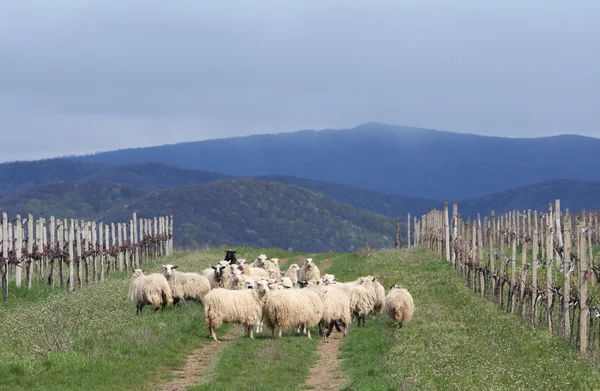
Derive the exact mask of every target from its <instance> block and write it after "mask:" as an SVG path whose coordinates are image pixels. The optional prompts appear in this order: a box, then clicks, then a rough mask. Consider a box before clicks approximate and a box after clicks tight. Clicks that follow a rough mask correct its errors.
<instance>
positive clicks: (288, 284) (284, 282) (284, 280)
mask: <svg viewBox="0 0 600 391" xmlns="http://www.w3.org/2000/svg"><path fill="white" fill-rule="evenodd" d="M281 286H283V287H284V288H285V289H290V288H293V287H294V283H293V282H292V279H291V278H289V277H285V276H284V277H281Z"/></svg>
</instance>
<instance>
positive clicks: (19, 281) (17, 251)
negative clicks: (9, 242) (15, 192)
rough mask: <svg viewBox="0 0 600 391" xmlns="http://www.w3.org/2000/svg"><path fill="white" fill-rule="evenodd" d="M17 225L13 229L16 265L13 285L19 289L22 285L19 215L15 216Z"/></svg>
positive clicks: (21, 228) (21, 233) (21, 242)
mask: <svg viewBox="0 0 600 391" xmlns="http://www.w3.org/2000/svg"><path fill="white" fill-rule="evenodd" d="M16 220H17V225H16V227H15V256H16V258H17V262H18V263H17V265H16V269H15V283H16V285H17V288H20V287H21V285H22V283H23V259H22V252H23V223H22V222H21V215H17V219H16Z"/></svg>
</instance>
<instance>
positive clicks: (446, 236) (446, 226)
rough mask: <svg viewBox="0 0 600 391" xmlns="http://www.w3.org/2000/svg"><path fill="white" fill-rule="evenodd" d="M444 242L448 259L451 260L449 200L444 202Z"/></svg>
mask: <svg viewBox="0 0 600 391" xmlns="http://www.w3.org/2000/svg"><path fill="white" fill-rule="evenodd" d="M444 242H445V247H446V249H445V250H446V261H448V262H450V260H451V259H450V225H449V224H448V202H444Z"/></svg>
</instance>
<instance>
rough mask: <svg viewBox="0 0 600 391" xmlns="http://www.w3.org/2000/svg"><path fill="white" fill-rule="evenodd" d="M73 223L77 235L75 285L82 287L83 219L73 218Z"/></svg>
mask: <svg viewBox="0 0 600 391" xmlns="http://www.w3.org/2000/svg"><path fill="white" fill-rule="evenodd" d="M75 224H76V225H75V229H76V230H75V235H76V236H77V284H78V285H77V287H78V288H79V289H81V288H83V265H82V264H81V260H82V259H81V256H82V255H83V251H82V250H83V248H82V247H83V243H82V236H83V232H81V230H82V228H83V221H79V220H75Z"/></svg>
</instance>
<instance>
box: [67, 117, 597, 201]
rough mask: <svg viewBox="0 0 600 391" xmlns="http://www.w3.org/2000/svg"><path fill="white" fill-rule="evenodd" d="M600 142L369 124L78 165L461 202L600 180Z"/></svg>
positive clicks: (132, 153) (108, 156) (109, 156)
mask: <svg viewBox="0 0 600 391" xmlns="http://www.w3.org/2000/svg"><path fill="white" fill-rule="evenodd" d="M598 150H600V140H599V139H595V138H590V137H583V136H574V135H565V136H555V137H542V138H532V139H516V138H501V137H487V136H479V135H473V134H462V133H453V132H445V131H437V130H430V129H419V128H409V127H403V126H395V125H386V124H380V123H366V124H362V125H360V126H357V127H355V128H352V129H345V130H322V131H313V130H306V131H299V132H294V133H281V134H268V135H254V136H247V137H236V138H227V139H217V140H208V141H199V142H190V143H181V144H172V145H164V146H157V147H148V148H137V149H123V150H117V151H110V152H105V153H98V154H94V155H87V156H79V157H75V158H74V159H75V160H79V161H89V162H110V163H138V162H146V161H156V162H161V163H165V164H169V165H173V166H177V167H181V168H188V169H199V170H205V171H211V172H222V173H224V174H229V175H234V176H259V175H270V174H277V175H291V176H296V177H301V178H307V179H317V180H321V181H327V182H334V183H339V184H345V185H349V186H354V187H359V188H362V189H368V190H374V191H378V192H383V193H389V194H397V195H404V196H410V197H419V198H433V199H447V200H460V199H466V198H472V197H478V196H483V195H488V194H492V193H495V192H498V191H502V190H506V189H510V188H513V187H517V186H523V185H529V184H531V183H536V182H541V181H547V180H552V179H556V178H567V179H579V180H588V181H594V180H600V170H597V169H596V166H597V164H598V163H600V157H597V156H598V155H597V151H598Z"/></svg>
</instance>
